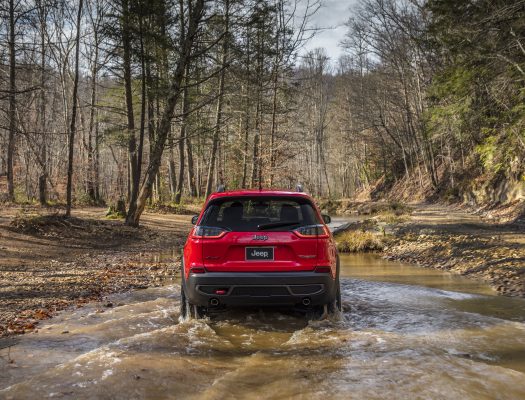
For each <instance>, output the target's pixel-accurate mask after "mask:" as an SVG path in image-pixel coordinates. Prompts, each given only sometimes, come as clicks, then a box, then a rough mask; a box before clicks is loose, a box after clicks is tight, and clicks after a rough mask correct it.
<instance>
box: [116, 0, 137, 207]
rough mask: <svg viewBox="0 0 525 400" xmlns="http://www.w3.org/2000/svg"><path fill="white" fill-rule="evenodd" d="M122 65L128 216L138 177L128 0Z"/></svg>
mask: <svg viewBox="0 0 525 400" xmlns="http://www.w3.org/2000/svg"><path fill="white" fill-rule="evenodd" d="M121 5H122V23H121V25H122V51H123V54H122V67H123V72H124V91H125V97H126V114H127V120H128V121H127V122H128V158H129V160H128V193H129V211H128V216H129V215H133V214H134V210H133V207H135V205H136V200H137V196H138V190H139V184H140V177H139V176H138V162H137V138H136V136H135V116H134V114H133V92H132V87H131V85H132V82H131V79H132V78H131V27H130V23H131V22H130V15H129V14H130V11H129V4H128V0H122V2H121Z"/></svg>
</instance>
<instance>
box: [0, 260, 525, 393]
mask: <svg viewBox="0 0 525 400" xmlns="http://www.w3.org/2000/svg"><path fill="white" fill-rule="evenodd" d="M342 264H343V269H342V275H343V278H342V292H343V302H344V312H343V313H342V315H341V316H340V318H335V319H333V320H322V321H308V320H307V319H306V318H305V317H303V316H301V315H299V314H295V313H293V312H292V311H288V310H246V311H235V312H228V313H224V314H222V315H220V316H218V317H216V318H214V319H212V320H200V321H182V322H180V321H179V315H178V302H179V293H178V291H179V287H178V285H177V284H176V283H174V284H172V285H170V286H165V287H162V288H156V289H147V290H142V291H136V292H133V293H129V294H125V295H119V296H113V297H112V298H111V301H112V304H113V306H112V307H103V305H93V306H90V307H87V308H83V309H78V310H76V311H74V312H68V313H64V314H62V315H61V316H59V317H58V318H55V319H53V320H52V321H51V322H50V323H48V324H46V325H44V326H43V327H42V328H41V329H40V331H39V332H38V333H37V334H32V335H27V336H24V337H21V338H20V341H19V343H18V344H15V345H14V346H12V347H11V348H10V354H9V356H8V352H7V351H8V349H6V348H4V349H3V350H1V351H0V356H1V358H0V388H5V389H3V390H0V398H5V399H25V398H35V396H36V398H46V397H52V398H66V399H98V398H100V399H121V398H122V399H139V398H149V399H158V398H173V399H181V398H183V399H184V398H190V399H193V398H198V399H201V398H202V399H224V398H228V399H229V398H237V399H289V398H301V399H310V398H312V399H326V398H335V399H348V398H354V399H383V398H391V399H410V398H417V399H459V398H461V399H494V398H498V399H521V398H525V324H524V322H525V301H524V300H520V299H509V298H503V297H496V296H495V295H494V293H492V292H491V291H490V289H489V288H487V287H484V286H483V285H480V284H477V283H475V282H473V281H470V280H465V279H462V278H461V277H457V276H454V275H449V274H445V273H442V272H439V271H433V270H426V269H420V268H416V267H411V266H407V265H403V264H398V263H391V262H385V261H384V260H381V259H379V258H377V257H374V256H346V257H342ZM9 359H11V360H12V362H11V363H9V361H8V360H9Z"/></svg>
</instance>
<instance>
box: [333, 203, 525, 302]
mask: <svg viewBox="0 0 525 400" xmlns="http://www.w3.org/2000/svg"><path fill="white" fill-rule="evenodd" d="M374 207H375V208H378V207H377V206H373V205H368V206H366V207H365V206H363V205H362V206H360V207H359V208H358V210H359V209H370V208H372V209H373V208H374ZM358 213H359V212H358ZM384 216H385V214H384V212H383V214H381V213H378V214H376V215H375V216H370V215H366V214H365V215H363V220H361V221H358V222H352V223H349V224H347V225H346V226H343V230H342V231H341V230H340V231H339V232H336V234H337V233H339V235H337V236H336V240H337V241H338V246H339V250H340V251H363V250H365V251H367V250H368V251H378V250H379V251H381V253H382V254H383V255H384V257H385V258H388V259H390V260H398V261H403V262H409V263H415V264H418V265H420V266H422V267H427V268H437V269H441V270H446V271H450V272H454V273H458V274H461V275H465V276H470V277H473V278H477V279H482V280H484V281H486V282H487V283H489V284H490V285H491V286H492V287H493V288H494V289H495V290H497V291H498V293H500V294H503V295H508V296H520V297H525V229H524V227H523V225H522V224H520V222H519V221H514V222H512V223H495V222H494V221H495V219H494V218H491V219H487V218H486V217H485V218H481V217H480V216H479V215H478V214H476V213H473V212H470V211H466V210H465V209H462V208H460V207H453V206H445V205H416V206H412V207H411V210H410V211H409V212H405V213H403V214H399V215H397V216H395V215H394V217H395V218H393V217H389V218H384Z"/></svg>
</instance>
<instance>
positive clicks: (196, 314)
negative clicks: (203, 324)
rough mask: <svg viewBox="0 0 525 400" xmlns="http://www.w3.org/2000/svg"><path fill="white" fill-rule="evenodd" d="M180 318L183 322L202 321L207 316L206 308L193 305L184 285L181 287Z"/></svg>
mask: <svg viewBox="0 0 525 400" xmlns="http://www.w3.org/2000/svg"><path fill="white" fill-rule="evenodd" d="M179 310H180V316H181V318H182V319H183V320H190V319H200V318H204V317H205V316H206V309H205V308H204V307H200V306H197V305H195V304H191V303H190V302H189V300H188V297H187V296H186V291H185V290H184V284H181V285H180V306H179Z"/></svg>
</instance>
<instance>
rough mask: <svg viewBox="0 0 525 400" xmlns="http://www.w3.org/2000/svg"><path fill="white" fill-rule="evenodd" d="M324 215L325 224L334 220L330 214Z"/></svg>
mask: <svg viewBox="0 0 525 400" xmlns="http://www.w3.org/2000/svg"><path fill="white" fill-rule="evenodd" d="M322 217H323V221H324V223H325V224H329V223H330V222H332V218H331V217H330V216H329V215H326V214H323V215H322Z"/></svg>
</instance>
